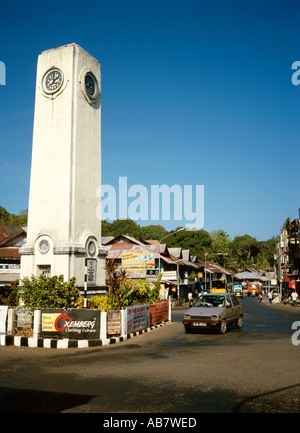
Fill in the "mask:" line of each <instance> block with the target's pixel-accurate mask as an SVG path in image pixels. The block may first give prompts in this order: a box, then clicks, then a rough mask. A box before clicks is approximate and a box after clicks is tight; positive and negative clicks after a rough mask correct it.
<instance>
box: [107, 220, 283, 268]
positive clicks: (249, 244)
mask: <svg viewBox="0 0 300 433" xmlns="http://www.w3.org/2000/svg"><path fill="white" fill-rule="evenodd" d="M178 229H179V227H178V228H176V229H175V230H171V231H167V230H166V229H165V228H164V227H162V226H160V225H149V226H145V227H141V226H139V225H138V224H136V223H135V222H134V221H131V220H116V221H114V222H113V223H109V222H107V221H102V235H103V236H118V235H120V234H127V235H129V236H132V237H134V238H136V239H138V240H140V241H145V240H150V239H155V240H158V241H160V240H162V243H166V244H167V246H168V247H169V248H172V247H181V248H182V249H183V250H190V254H191V255H192V256H197V257H198V258H199V259H202V260H204V257H205V256H204V255H205V253H209V254H210V255H209V260H210V261H214V262H216V263H219V264H220V265H222V266H225V267H226V268H228V269H231V270H233V271H235V272H238V271H240V270H243V269H244V268H245V267H249V266H250V267H253V268H255V269H261V270H268V269H270V268H271V267H273V262H274V254H275V253H276V244H277V243H278V241H279V236H273V237H272V238H271V239H269V240H267V241H258V240H257V239H255V238H254V237H252V236H250V235H248V234H245V235H243V236H236V237H235V238H234V239H230V236H229V235H228V234H227V233H226V232H225V231H224V230H221V229H220V230H214V231H213V232H211V233H209V232H207V231H205V230H190V231H187V230H185V231H182V232H178V233H174V235H173V236H169V237H167V235H169V234H171V233H173V232H176V231H177V230H178ZM164 237H166V239H163V238H164Z"/></svg>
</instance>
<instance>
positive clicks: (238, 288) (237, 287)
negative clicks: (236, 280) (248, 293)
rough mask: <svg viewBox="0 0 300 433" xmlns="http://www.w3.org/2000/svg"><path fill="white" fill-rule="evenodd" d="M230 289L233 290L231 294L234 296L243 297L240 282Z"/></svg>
mask: <svg viewBox="0 0 300 433" xmlns="http://www.w3.org/2000/svg"><path fill="white" fill-rule="evenodd" d="M232 291H233V294H234V295H235V296H237V297H238V298H243V297H244V295H243V287H242V285H241V284H234V286H233V290H232Z"/></svg>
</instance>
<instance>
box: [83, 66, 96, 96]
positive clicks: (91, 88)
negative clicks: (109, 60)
mask: <svg viewBox="0 0 300 433" xmlns="http://www.w3.org/2000/svg"><path fill="white" fill-rule="evenodd" d="M84 84H85V89H86V91H87V93H88V95H89V96H90V97H91V98H93V97H95V95H96V93H97V81H96V78H95V77H94V75H93V74H92V73H91V72H88V73H87V74H86V76H85V78H84Z"/></svg>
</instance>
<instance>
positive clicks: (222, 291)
mask: <svg viewBox="0 0 300 433" xmlns="http://www.w3.org/2000/svg"><path fill="white" fill-rule="evenodd" d="M211 293H226V289H224V288H223V289H217V288H216V287H213V288H212V289H211Z"/></svg>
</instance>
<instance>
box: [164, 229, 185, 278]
mask: <svg viewBox="0 0 300 433" xmlns="http://www.w3.org/2000/svg"><path fill="white" fill-rule="evenodd" d="M184 230H185V228H181V229H178V230H176V232H172V233H169V234H168V235H166V236H163V237H162V238H161V240H160V241H159V243H158V245H159V257H158V268H159V273H160V243H161V241H162V240H163V239H166V238H168V237H169V236H172V235H175V234H176V233H178V232H183V231H184Z"/></svg>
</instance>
